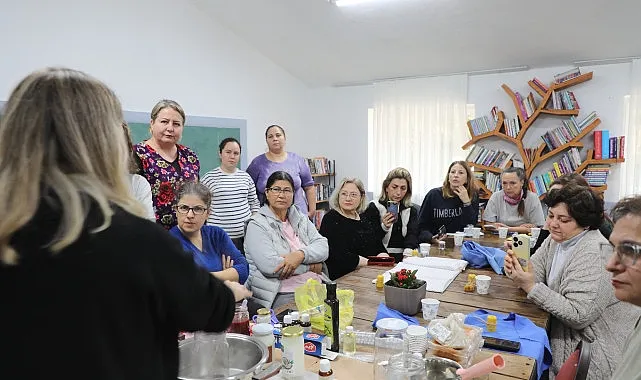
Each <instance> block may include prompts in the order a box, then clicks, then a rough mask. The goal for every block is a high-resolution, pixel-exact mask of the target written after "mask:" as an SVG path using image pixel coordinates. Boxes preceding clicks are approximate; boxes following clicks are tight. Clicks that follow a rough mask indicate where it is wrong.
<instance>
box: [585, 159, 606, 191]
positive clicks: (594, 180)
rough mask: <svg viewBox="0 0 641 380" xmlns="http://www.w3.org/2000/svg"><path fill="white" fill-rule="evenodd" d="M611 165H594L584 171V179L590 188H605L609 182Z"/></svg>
mask: <svg viewBox="0 0 641 380" xmlns="http://www.w3.org/2000/svg"><path fill="white" fill-rule="evenodd" d="M608 173H610V165H607V164H593V165H588V166H587V167H586V168H585V170H584V171H583V177H584V178H585V180H586V181H588V184H589V185H590V186H603V185H605V183H606V182H607V181H608Z"/></svg>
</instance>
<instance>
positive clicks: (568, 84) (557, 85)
mask: <svg viewBox="0 0 641 380" xmlns="http://www.w3.org/2000/svg"><path fill="white" fill-rule="evenodd" d="M592 74H593V72H592V71H590V72H589V73H585V74H581V75H579V76H578V77H576V78H572V79H570V80H566V81H565V82H563V83H552V84H551V85H550V90H552V91H558V90H563V89H565V88H568V87H572V86H576V85H577V84H580V83H583V82H587V81H589V80H590V79H592ZM550 90H548V92H550Z"/></svg>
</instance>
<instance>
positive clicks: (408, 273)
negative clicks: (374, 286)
mask: <svg viewBox="0 0 641 380" xmlns="http://www.w3.org/2000/svg"><path fill="white" fill-rule="evenodd" d="M416 272H418V270H407V269H401V270H400V271H398V272H395V273H392V275H391V278H390V280H389V281H387V283H386V284H385V285H389V286H393V287H396V288H403V289H417V288H420V287H421V286H422V285H423V284H425V281H423V280H419V279H417V278H416Z"/></svg>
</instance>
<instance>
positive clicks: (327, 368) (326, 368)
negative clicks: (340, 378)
mask: <svg viewBox="0 0 641 380" xmlns="http://www.w3.org/2000/svg"><path fill="white" fill-rule="evenodd" d="M318 367H319V368H318V380H321V379H322V380H334V371H332V365H331V363H330V362H329V360H327V359H321V361H320V362H319V366H318Z"/></svg>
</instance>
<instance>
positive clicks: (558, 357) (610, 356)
mask: <svg viewBox="0 0 641 380" xmlns="http://www.w3.org/2000/svg"><path fill="white" fill-rule="evenodd" d="M601 244H608V241H607V240H606V239H605V238H604V237H603V235H601V232H599V231H598V230H594V231H588V232H587V233H586V234H585V235H584V236H583V237H582V238H581V240H579V242H578V243H577V244H576V245H575V246H574V248H573V249H572V250H571V251H570V252H568V255H569V256H568V258H567V260H566V261H565V267H564V268H563V269H562V270H561V272H560V273H559V275H558V276H557V277H556V278H555V279H554V280H552V282H551V283H549V284H548V283H547V282H548V281H547V279H548V273H549V272H550V267H551V266H552V260H553V258H554V254H555V252H556V248H557V245H558V244H557V243H556V242H554V241H553V240H552V239H551V237H548V238H547V239H545V241H544V242H543V244H542V245H541V248H539V249H538V250H537V251H536V254H535V255H534V256H532V261H531V263H532V267H533V268H534V281H535V283H536V284H535V285H534V288H532V290H531V291H530V293H529V294H528V298H529V299H531V300H532V301H533V302H534V303H536V304H537V305H538V306H539V307H540V308H542V309H544V310H546V311H548V312H549V313H550V314H552V321H551V326H550V334H549V335H550V346H551V348H552V367H551V368H550V379H551V380H553V379H554V378H555V376H556V373H557V372H558V371H559V368H560V367H561V365H562V364H563V362H564V361H565V360H566V359H567V358H568V357H569V356H570V354H571V353H572V352H573V351H574V350H575V349H576V346H577V344H578V343H579V341H580V340H586V341H588V342H590V343H592V345H591V347H592V356H591V359H590V369H589V370H588V379H610V377H612V373H613V372H614V369H615V368H616V365H617V364H618V363H619V361H620V360H621V355H622V349H623V347H622V345H621V343H622V342H625V340H626V339H627V338H628V336H629V335H630V334H631V333H632V329H633V328H634V322H635V321H636V320H637V319H638V318H639V315H641V309H639V308H637V307H636V306H633V305H631V304H628V303H625V302H621V301H619V300H617V299H616V298H615V296H614V289H613V287H612V285H611V284H610V279H611V276H610V274H609V273H608V272H607V271H606V270H605V264H606V262H607V260H608V259H609V257H610V255H611V252H612V251H611V249H608V250H606V251H605V252H601V249H600V246H601Z"/></svg>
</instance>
